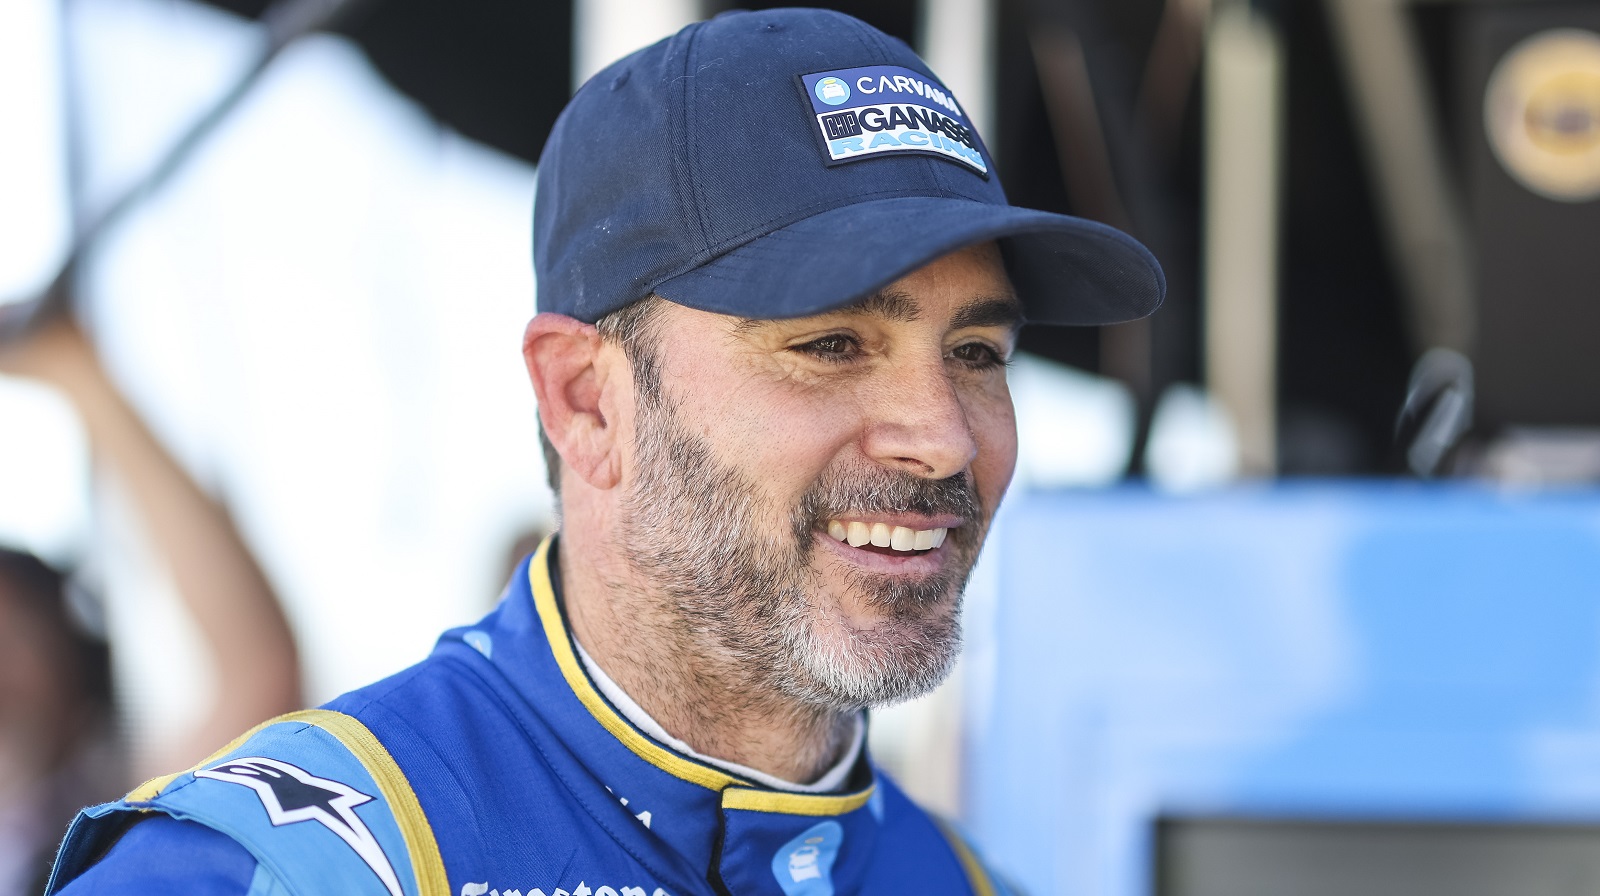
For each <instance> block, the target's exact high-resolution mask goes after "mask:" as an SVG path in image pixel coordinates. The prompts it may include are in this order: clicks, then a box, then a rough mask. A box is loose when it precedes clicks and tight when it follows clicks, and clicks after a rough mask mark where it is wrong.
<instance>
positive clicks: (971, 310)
mask: <svg viewBox="0 0 1600 896" xmlns="http://www.w3.org/2000/svg"><path fill="white" fill-rule="evenodd" d="M1026 320H1027V318H1026V316H1025V315H1024V314H1023V313H1022V303H1021V302H1019V301H1017V299H1016V298H1015V297H1013V296H1006V297H1004V298H993V299H979V300H978V301H976V302H970V303H968V304H966V305H962V306H961V307H960V308H958V309H956V313H955V314H953V315H951V316H950V329H952V330H960V329H963V328H965V327H1005V328H1006V329H1008V330H1010V331H1011V332H1013V333H1015V332H1016V331H1018V330H1020V329H1022V325H1023V323H1024V322H1025V321H1026Z"/></svg>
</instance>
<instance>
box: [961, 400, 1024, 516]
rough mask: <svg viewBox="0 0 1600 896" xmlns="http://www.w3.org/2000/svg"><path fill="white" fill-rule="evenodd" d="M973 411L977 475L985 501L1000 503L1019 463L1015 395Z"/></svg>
mask: <svg viewBox="0 0 1600 896" xmlns="http://www.w3.org/2000/svg"><path fill="white" fill-rule="evenodd" d="M974 410H975V413H973V417H972V422H973V428H972V432H973V436H974V438H975V439H976V440H977V443H978V456H977V457H976V458H975V459H974V460H973V462H972V467H973V475H974V477H975V479H976V480H977V485H978V494H979V496H980V497H981V498H982V499H983V501H984V503H985V504H987V505H988V506H989V507H991V508H992V507H994V506H995V505H997V504H999V503H1000V497H1001V496H1002V495H1004V494H1005V491H1006V486H1008V485H1010V483H1011V474H1012V472H1013V471H1015V469H1016V466H1017V420H1016V414H1015V412H1014V411H1013V410H1012V407H1011V394H1010V393H1009V392H1005V393H1004V394H1003V395H999V396H994V397H992V398H989V399H988V400H986V401H984V402H982V403H980V404H979V405H978V406H977V407H976V408H975V409H974Z"/></svg>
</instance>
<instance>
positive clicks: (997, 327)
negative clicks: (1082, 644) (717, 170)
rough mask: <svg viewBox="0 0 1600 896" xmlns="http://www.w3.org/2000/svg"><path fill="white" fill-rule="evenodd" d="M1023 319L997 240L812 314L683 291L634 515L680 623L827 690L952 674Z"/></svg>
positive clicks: (627, 520) (866, 699)
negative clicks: (754, 308) (773, 315)
mask: <svg viewBox="0 0 1600 896" xmlns="http://www.w3.org/2000/svg"><path fill="white" fill-rule="evenodd" d="M797 276H804V275H803V273H801V274H797ZM1019 321H1020V306H1019V305H1018V303H1017V301H1016V298H1015V297H1014V295H1013V292H1012V289H1011V286H1010V283H1009V281H1008V280H1007V278H1006V275H1005V272H1004V269H1003V267H1002V265H1001V262H1000V257H999V253H998V251H997V250H996V249H995V248H994V247H993V246H992V245H985V246H979V247H973V248H970V249H967V250H963V251H961V252H957V253H955V254H952V255H949V256H946V257H944V258H942V259H940V260H938V261H935V262H933V263H932V264H929V265H928V266H926V267H924V268H922V269H920V270H918V271H916V272H914V273H912V274H910V275H908V276H906V277H904V278H902V279H900V280H899V281H896V282H895V283H894V284H892V285H891V286H889V287H888V288H887V289H885V290H883V291H882V292H880V293H878V294H877V295H875V296H872V297H869V298H868V299H866V300H864V301H863V302H861V303H858V304H857V305H855V306H853V307H851V308H848V309H844V310H841V311H837V312H829V313H826V314H822V315H817V316H814V317H807V318H799V319H794V320H776V321H751V320H741V319H739V318H736V317H729V316H725V315H718V314H711V313H708V312H702V311H695V310H691V309H688V308H684V307H682V306H680V305H675V304H670V303H667V304H664V306H663V307H662V309H661V313H660V315H659V316H658V317H657V318H656V320H655V321H654V322H653V324H652V326H653V327H654V332H653V339H652V340H651V341H652V342H653V343H654V352H653V357H654V370H653V371H651V373H653V374H655V375H656V376H658V377H659V380H658V383H657V384H652V381H653V380H654V377H651V376H649V375H646V376H644V377H639V376H637V374H638V373H639V371H635V373H636V380H638V381H639V384H638V386H637V388H636V395H635V398H636V404H635V409H634V417H633V420H632V426H633V437H632V444H631V457H630V458H629V459H628V460H627V461H625V466H624V481H623V483H622V486H623V488H624V490H625V491H624V495H625V498H624V501H623V507H622V520H621V522H620V526H619V533H618V534H619V538H620V539H621V548H622V550H623V551H624V552H625V554H626V555H627V556H628V557H629V558H630V560H631V562H632V564H633V565H634V567H635V570H636V571H637V572H638V573H639V574H640V575H641V576H642V577H643V578H644V579H646V580H647V581H649V582H650V583H651V584H652V585H654V586H655V588H656V589H658V590H659V591H660V593H662V594H664V595H666V596H667V597H668V599H669V600H670V601H671V607H672V610H673V614H672V615H673V618H674V619H675V620H676V622H677V623H678V624H679V630H678V631H677V632H676V633H675V634H676V636H677V637H678V638H679V639H681V640H682V641H685V642H687V643H689V644H691V645H693V649H696V650H701V651H710V652H712V653H713V654H714V655H716V656H718V657H720V658H724V659H727V660H731V661H732V662H733V663H734V664H735V665H736V667H737V668H739V669H741V670H745V671H747V672H748V674H749V675H750V676H752V678H753V679H754V680H764V683H765V684H766V685H768V686H769V687H771V688H774V689H777V690H779V691H780V692H782V693H785V694H787V695H789V696H790V697H792V698H795V699H797V700H800V701H801V702H804V703H807V704H810V705H815V706H823V707H832V708H850V707H856V706H863V705H875V704H882V703H888V702H894V701H897V700H903V699H906V698H909V697H913V696H916V695H918V694H921V693H924V692H926V691H927V690H929V689H931V688H932V687H933V686H934V685H935V684H937V683H938V682H939V681H940V680H941V679H942V678H943V677H944V674H945V672H946V671H947V670H948V668H949V665H950V663H951V662H952V660H953V658H954V656H955V653H956V650H957V648H958V647H959V644H960V622H959V608H960V599H961V591H962V589H963V587H964V586H965V583H966V579H967V576H968V574H969V572H970V571H971V568H972V564H973V562H974V561H975V560H976V559H977V554H978V549H979V547H980V546H981V544H982V542H983V536H984V533H985V531H986V530H987V528H988V524H989V520H990V518H991V516H992V515H993V513H994V510H995V507H996V506H997V505H998V504H999V502H1000V498H1001V495H1002V494H1003V493H1004V492H1005V488H1006V484H1007V483H1008V482H1009V481H1010V479H1011V472H1012V468H1013V466H1014V464H1015V461H1016V426H1015V421H1014V418H1013V416H1012V407H1011V395H1010V392H1009V391H1008V390H1007V387H1006V379H1005V361H1006V360H1007V359H1008V358H1009V357H1010V355H1011V352H1012V349H1013V346H1014V342H1015V334H1016V329H1017V326H1018V323H1019ZM873 536H876V537H873ZM885 536H887V539H888V544H887V545H886V546H880V544H879V543H881V542H883V541H884V540H885ZM863 538H871V541H868V542H867V543H865V544H861V543H860V542H861V541H862V540H863Z"/></svg>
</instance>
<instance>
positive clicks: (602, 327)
mask: <svg viewBox="0 0 1600 896" xmlns="http://www.w3.org/2000/svg"><path fill="white" fill-rule="evenodd" d="M665 302H666V299H663V298H661V297H660V296H657V295H654V294H651V295H648V296H645V297H644V298H642V299H640V300H639V301H637V302H634V303H632V304H631V305H624V306H622V307H621V308H618V309H617V310H616V311H613V312H611V313H610V314H607V315H606V316H605V317H602V318H600V319H599V320H597V321H595V324H594V326H595V329H597V330H599V331H600V338H601V340H603V341H605V342H610V343H612V344H615V345H620V346H622V353H623V355H624V356H626V357H627V359H628V363H629V364H630V365H632V366H633V384H634V387H635V388H637V389H638V391H639V397H640V399H641V400H643V401H646V402H649V403H651V404H654V403H656V402H657V401H659V400H660V398H661V369H660V367H659V366H658V365H657V363H656V340H655V327H654V326H652V324H653V323H654V321H655V318H656V314H657V313H658V312H659V311H660V309H661V306H662V304H663V303H665ZM539 447H540V448H542V449H544V471H545V480H546V481H547V482H549V483H550V491H552V492H554V493H555V496H556V500H557V501H558V502H559V501H560V500H561V455H560V454H559V453H558V452H557V451H556V446H555V445H553V444H551V443H550V437H549V436H548V435H545V431H544V421H543V420H540V421H539Z"/></svg>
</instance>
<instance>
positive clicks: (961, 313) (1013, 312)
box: [737, 289, 1026, 333]
mask: <svg viewBox="0 0 1600 896" xmlns="http://www.w3.org/2000/svg"><path fill="white" fill-rule="evenodd" d="M831 313H833V314H847V315H852V316H864V317H881V318H883V319H884V320H891V321H900V322H910V321H915V320H920V319H921V317H922V306H921V305H919V304H917V300H916V299H914V298H912V297H911V296H910V294H908V293H903V292H898V291H895V290H888V289H884V290H879V291H878V292H875V293H873V294H872V295H869V296H867V297H866V298H864V299H862V300H861V301H859V302H856V303H855V304H854V305H847V306H845V307H844V308H838V309H835V310H834V311H833V312H831ZM1025 320H1026V318H1025V316H1024V315H1023V312H1022V303H1021V302H1019V301H1017V299H1016V298H1015V297H1013V296H1004V297H999V298H982V299H977V300H975V301H972V302H968V303H967V304H965V305H963V306H961V307H960V308H958V309H956V312H955V314H953V315H951V317H950V328H951V329H952V330H960V329H964V328H966V327H1005V328H1006V329H1009V330H1011V331H1012V332H1013V333H1014V332H1016V331H1017V330H1020V329H1021V328H1022V324H1023V323H1024V321H1025ZM771 322H772V321H770V320H767V319H763V318H748V317H747V318H744V319H743V320H741V321H739V323H738V325H737V329H738V330H741V331H747V330H752V329H755V328H757V327H760V326H762V325H764V324H768V323H771Z"/></svg>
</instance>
